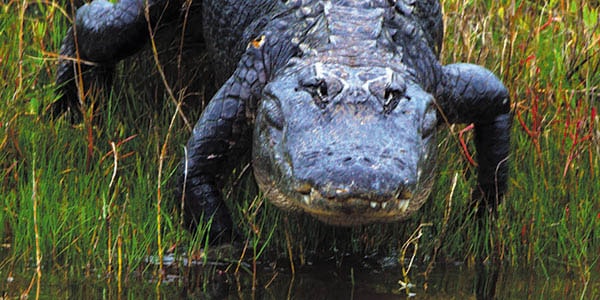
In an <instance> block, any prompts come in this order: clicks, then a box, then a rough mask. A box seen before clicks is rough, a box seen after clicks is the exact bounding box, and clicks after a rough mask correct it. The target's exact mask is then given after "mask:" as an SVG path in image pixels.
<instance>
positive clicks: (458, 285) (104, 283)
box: [0, 256, 600, 300]
mask: <svg viewBox="0 0 600 300" xmlns="http://www.w3.org/2000/svg"><path fill="white" fill-rule="evenodd" d="M150 260H151V259H150ZM176 262H177V261H175V260H172V259H171V258H167V259H166V260H165V265H166V270H167V271H166V273H165V276H164V278H165V280H164V281H163V282H162V283H161V284H160V285H157V282H156V276H155V275H152V274H153V273H154V274H155V272H152V271H151V270H153V269H155V267H156V266H155V265H153V264H147V265H146V267H147V269H146V271H145V272H144V273H143V274H145V275H140V274H141V273H140V272H131V273H130V274H128V275H127V276H123V278H124V279H123V280H122V281H121V283H120V286H121V287H119V282H118V281H117V280H116V279H115V278H116V276H113V277H110V278H106V277H103V276H98V275H96V276H94V275H91V276H88V277H85V278H81V277H78V278H72V276H69V275H66V274H68V273H70V271H68V270H42V280H41V282H40V290H39V299H310V300H317V299H383V300H385V299H412V298H414V299H493V298H496V299H600V270H599V269H598V267H596V269H594V270H592V274H591V276H590V280H589V281H588V282H587V284H586V283H585V282H584V280H582V276H581V274H580V273H579V272H577V271H566V270H565V268H564V267H559V266H553V268H546V269H515V268H509V267H494V266H490V265H485V266H481V265H480V266H479V267H468V266H466V265H464V264H439V263H438V264H436V265H435V267H434V268H433V269H432V271H431V272H430V273H429V274H428V276H425V275H424V274H423V273H424V271H425V269H426V266H425V265H423V266H420V265H416V266H413V268H412V269H411V271H410V273H409V278H410V284H409V285H408V286H409V288H408V290H407V289H405V288H402V285H401V284H400V283H399V280H401V279H403V276H402V272H401V267H400V266H398V265H397V264H393V263H389V262H390V258H378V259H377V258H352V257H350V256H348V257H347V258H344V259H343V261H340V260H323V261H318V262H312V263H308V264H307V265H305V266H302V267H300V266H295V274H292V272H291V268H290V266H289V262H286V261H282V262H281V261H280V262H278V263H274V262H270V263H264V264H262V263H258V264H257V265H256V274H255V275H253V274H252V273H253V272H252V271H251V270H253V269H254V266H253V265H252V263H243V264H242V265H240V268H239V272H238V273H237V274H236V273H235V271H234V270H235V269H236V267H237V263H217V262H213V263H209V264H208V265H200V264H197V263H192V264H190V266H188V267H184V268H181V267H178V268H176V267H175V264H176ZM179 262H181V260H180V261H179ZM6 269H7V268H3V270H0V276H1V279H2V283H1V284H0V292H1V293H0V295H2V297H0V299H2V300H4V299H18V298H19V297H20V296H21V295H24V294H28V298H29V299H35V298H36V297H37V296H36V292H37V286H36V282H35V270H34V269H31V270H27V271H26V272H24V273H22V274H13V273H10V272H9V271H7V270H6ZM550 269H551V270H550ZM148 270H150V271H148ZM30 286H31V288H30V290H29V293H27V292H26V291H27V290H28V288H29V287H30Z"/></svg>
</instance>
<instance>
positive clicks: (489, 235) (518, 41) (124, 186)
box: [0, 0, 600, 282]
mask: <svg viewBox="0 0 600 300" xmlns="http://www.w3.org/2000/svg"><path fill="white" fill-rule="evenodd" d="M23 3H25V4H27V6H26V7H23ZM59 7H60V5H59V4H56V3H54V2H34V1H25V2H16V1H9V2H5V3H4V4H3V5H2V6H1V7H0V86H1V87H2V88H1V89H0V99H2V101H3V105H2V108H1V109H0V181H1V182H2V184H1V185H0V207H1V209H2V210H1V212H0V237H2V241H1V242H2V243H3V245H4V250H2V251H3V252H5V254H6V256H5V260H4V261H2V262H0V275H2V276H5V275H6V274H10V273H11V272H13V271H15V272H16V271H17V270H30V269H31V268H32V266H33V267H35V265H36V264H37V262H38V260H39V262H40V265H41V266H45V267H47V268H51V269H53V270H56V271H57V272H60V273H64V274H67V275H69V276H81V275H87V276H91V274H94V273H101V274H105V275H110V276H113V277H118V276H119V275H118V274H120V273H119V271H121V272H123V275H122V276H132V275H130V274H133V273H135V272H134V271H139V272H141V273H143V274H154V273H153V272H155V271H156V269H157V268H158V267H156V266H154V265H148V264H147V263H145V259H146V258H147V257H148V256H156V255H159V254H162V253H168V252H170V251H180V253H179V254H182V253H181V252H182V251H183V252H184V253H189V254H190V255H191V254H194V255H201V257H204V258H206V255H204V254H205V253H204V252H201V250H200V249H201V248H202V247H203V246H204V245H205V241H204V237H203V235H202V234H199V235H198V236H195V237H193V236H191V235H190V234H189V233H187V232H186V231H185V230H183V229H182V228H181V226H180V218H179V212H178V210H177V207H178V205H179V203H177V201H173V200H172V198H171V195H172V191H173V187H174V184H175V181H176V176H173V175H174V173H175V172H176V167H177V164H178V162H179V161H180V159H181V157H182V156H183V145H184V143H185V141H186V139H187V137H188V136H189V131H188V129H187V128H186V126H185V125H184V123H183V121H182V120H181V119H180V118H178V117H176V118H175V122H174V124H173V126H172V127H170V124H171V119H172V118H173V115H175V114H176V106H175V104H174V103H173V102H172V101H164V100H162V99H166V96H164V94H163V93H162V92H159V93H156V92H155V91H154V90H150V91H146V94H144V96H143V97H140V96H139V90H140V86H139V82H140V81H137V80H131V81H127V78H128V77H127V75H123V74H129V73H135V72H130V68H131V69H133V70H136V69H137V70H139V68H140V67H139V64H142V63H143V60H142V63H140V62H139V61H137V62H134V63H129V64H126V65H124V66H122V67H121V69H122V71H121V74H122V75H120V76H121V77H120V79H122V80H119V81H123V82H125V83H120V84H118V88H117V89H115V92H114V93H113V94H112V95H111V97H110V99H107V100H105V101H106V102H107V103H108V104H107V105H106V107H105V109H104V111H103V117H102V122H101V123H100V124H98V123H94V122H91V121H90V120H91V117H90V114H89V112H88V113H87V114H86V116H85V117H84V122H82V123H81V124H79V125H75V126H72V125H70V124H69V123H67V122H65V121H64V120H56V121H53V120H47V119H45V118H43V117H42V116H41V112H42V111H43V108H44V107H45V106H46V105H48V104H49V103H51V102H52V101H53V100H54V99H55V97H56V96H55V94H54V88H55V86H54V85H53V83H52V78H53V75H54V72H55V69H56V58H57V57H56V55H57V52H58V49H59V47H60V41H61V39H62V36H63V34H64V32H66V28H67V27H68V24H69V23H68V20H67V18H66V16H65V15H64V14H63V12H62V11H61V10H59V9H58V8H59ZM444 8H445V10H444V11H445V18H446V20H445V21H446V34H445V41H446V43H445V46H444V50H443V55H442V60H443V62H445V63H451V62H458V61H463V62H472V63H477V64H481V65H483V66H486V67H487V68H489V69H491V70H493V71H494V72H495V73H496V74H498V76H499V77H500V78H501V79H502V80H503V81H504V82H505V83H506V84H507V86H508V88H509V90H510V93H511V97H512V100H513V111H514V113H515V122H514V126H513V129H512V130H513V140H512V151H511V162H512V165H511V176H510V185H509V193H508V195H507V196H506V199H505V202H504V204H503V205H502V206H501V207H500V212H499V217H498V219H497V220H496V221H495V222H493V223H492V224H488V226H487V227H485V228H478V227H477V226H476V224H475V223H476V222H474V221H473V220H472V217H471V216H470V213H469V208H468V207H469V201H468V199H469V195H470V192H471V189H472V188H473V186H474V178H475V176H474V175H475V168H474V167H472V166H470V165H469V163H468V161H467V160H466V159H465V158H464V156H463V155H462V153H461V150H460V144H459V143H458V132H459V130H460V129H462V127H459V126H453V127H451V128H450V130H447V131H444V132H442V134H441V136H442V139H441V140H440V149H441V158H440V162H443V163H442V164H440V168H439V171H440V173H439V180H438V182H437V184H436V186H435V190H434V193H433V196H432V199H431V200H430V201H429V202H428V203H427V204H426V205H425V207H423V209H422V212H421V213H420V214H419V215H418V216H415V217H414V218H413V219H411V220H410V221H408V222H406V223H401V224H390V225H374V226H366V227H363V228H356V229H351V230H349V229H344V228H336V227H330V226H325V225H322V224H320V223H319V222H316V221H314V220H312V219H311V218H308V217H303V216H295V215H288V214H285V213H281V212H279V211H278V210H276V209H275V208H273V207H271V206H270V205H268V204H265V201H263V199H261V198H255V197H254V196H253V194H254V193H253V192H252V190H253V189H254V187H253V185H252V184H251V183H245V181H247V180H248V179H247V178H246V177H248V176H243V174H242V175H239V173H240V172H238V173H237V174H235V176H233V177H235V178H237V177H241V178H242V180H240V182H241V183H239V184H234V185H235V186H238V188H231V187H229V188H228V189H227V190H226V191H225V193H226V194H228V195H230V197H229V198H231V199H240V198H242V199H248V200H247V201H238V202H235V203H230V207H232V209H233V210H234V211H236V216H235V219H236V222H237V223H238V226H239V228H240V231H241V232H242V233H243V234H246V236H247V238H248V243H246V244H245V246H244V247H243V249H244V250H247V251H245V252H243V253H244V259H245V260H247V261H255V259H256V258H258V259H261V258H263V257H264V255H272V256H271V257H284V258H286V260H291V261H293V262H294V263H295V264H296V265H299V264H302V263H303V262H304V261H305V260H306V259H308V258H310V257H311V256H319V255H323V254H324V253H327V254H331V253H333V255H340V257H339V260H340V261H341V260H342V256H343V255H342V253H345V252H353V253H364V254H367V253H373V252H375V251H379V252H391V251H392V250H394V249H396V250H398V249H401V247H402V245H403V244H404V242H405V241H406V240H407V239H408V238H409V236H410V235H411V234H412V233H413V232H414V231H415V229H416V228H417V227H418V226H419V225H421V224H426V223H431V224H432V225H431V226H426V227H424V229H423V236H422V237H421V239H420V240H419V252H418V253H417V257H418V259H420V260H425V261H427V259H428V258H430V257H431V256H432V255H433V254H434V253H436V258H437V259H438V260H458V261H467V262H472V261H473V260H474V258H475V257H476V256H478V255H481V254H483V255H484V256H485V255H488V254H490V253H492V252H494V253H498V254H499V256H500V258H501V260H502V261H503V262H505V263H506V264H509V265H515V266H526V267H527V266H528V267H541V269H542V270H545V269H546V266H548V265H558V266H560V267H564V269H565V270H566V271H568V272H571V273H572V274H575V276H576V278H578V280H580V281H581V282H589V281H590V280H599V279H598V275H597V274H598V273H600V272H599V270H600V264H599V262H598V259H599V258H600V200H599V199H600V198H599V195H600V178H599V174H600V162H599V157H600V146H599V145H600V127H599V125H600V124H599V122H600V121H599V120H598V116H597V115H596V114H595V111H596V110H597V109H598V108H599V107H598V106H599V103H600V102H599V98H600V70H599V68H600V53H599V52H600V28H599V26H600V25H599V24H598V23H599V21H598V18H597V16H598V13H599V10H600V8H599V4H598V2H597V1H589V0H582V1H508V0H503V1H456V0H453V1H444ZM146 54H148V55H151V54H150V53H146ZM149 61H152V60H149ZM125 70H126V71H125ZM129 82H131V83H129ZM153 96H155V97H157V98H158V100H157V99H153V100H148V101H145V100H141V99H140V98H149V97H153ZM186 96H189V95H186ZM156 103H160V105H156ZM157 107H159V108H157ZM185 113H186V114H187V116H188V118H189V119H190V120H195V119H196V118H197V116H198V113H199V109H191V110H188V111H186V112H185ZM469 138H470V137H469V134H467V139H469ZM165 141H166V143H165ZM163 146H164V147H165V148H164V151H163ZM469 147H470V148H469V149H470V151H473V150H474V147H473V146H472V145H470V146H469ZM161 160H162V161H163V165H162V169H160V168H159V165H160V163H159V162H160V161H161ZM159 174H160V175H159ZM159 178H160V180H159ZM245 178H246V179H245ZM454 178H456V184H455V187H454V188H452V187H453V179H454ZM159 181H160V182H159ZM239 186H241V187H243V188H239ZM247 190H248V191H247ZM34 206H35V208H36V209H35V211H34ZM34 214H35V218H36V220H37V222H36V223H34V222H33V220H34ZM159 214H160V218H159V217H158V216H159ZM445 215H447V219H445V218H444V216H445ZM159 224H160V227H159ZM159 228H160V229H159ZM36 232H37V237H36ZM159 237H160V239H159ZM478 245H484V247H480V246H478ZM159 249H160V251H159ZM173 249H174V250H173ZM181 249H184V250H181ZM482 251H483V253H482ZM336 253H337V254H336ZM202 255H204V256H202ZM239 255H241V254H240V253H237V252H236V253H235V255H233V256H234V257H232V258H229V259H231V260H232V261H233V262H234V263H233V266H234V267H235V265H236V261H237V260H240V258H239ZM259 255H263V256H261V257H257V256H259ZM290 255H291V257H290ZM253 257H254V258H255V259H253ZM249 272H251V270H250V271H249ZM594 272H595V274H596V275H594Z"/></svg>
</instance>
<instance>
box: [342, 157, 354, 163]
mask: <svg viewBox="0 0 600 300" xmlns="http://www.w3.org/2000/svg"><path fill="white" fill-rule="evenodd" d="M351 160H352V157H350V156H347V157H345V158H344V159H343V160H342V162H349V161H351Z"/></svg>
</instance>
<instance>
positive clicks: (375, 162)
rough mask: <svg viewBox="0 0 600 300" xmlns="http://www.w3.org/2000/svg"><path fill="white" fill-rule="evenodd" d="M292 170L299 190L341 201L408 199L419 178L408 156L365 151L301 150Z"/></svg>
mask: <svg viewBox="0 0 600 300" xmlns="http://www.w3.org/2000/svg"><path fill="white" fill-rule="evenodd" d="M292 170H293V172H294V173H293V176H294V178H295V179H296V180H297V182H298V185H297V188H296V190H297V191H298V192H299V193H302V194H303V195H313V196H318V197H321V198H323V199H326V200H328V201H339V202H343V201H346V200H348V199H362V200H364V201H368V202H376V203H384V202H386V201H389V200H390V199H401V198H407V196H409V195H410V194H411V191H412V190H414V188H415V185H416V178H417V172H416V170H415V167H411V166H408V165H407V164H406V162H405V159H403V158H401V157H381V156H376V155H372V154H370V153H365V152H364V151H356V153H352V154H350V153H343V152H342V153H332V152H326V153H318V154H317V155H315V153H298V157H296V159H293V160H292ZM309 187H310V188H309ZM315 193H317V194H315ZM408 198H409V197H408Z"/></svg>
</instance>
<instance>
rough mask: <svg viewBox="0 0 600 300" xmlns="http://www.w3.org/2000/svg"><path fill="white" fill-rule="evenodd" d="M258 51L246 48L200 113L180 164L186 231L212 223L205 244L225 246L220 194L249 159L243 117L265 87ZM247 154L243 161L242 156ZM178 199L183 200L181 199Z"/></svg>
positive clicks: (227, 226) (227, 222)
mask: <svg viewBox="0 0 600 300" xmlns="http://www.w3.org/2000/svg"><path fill="white" fill-rule="evenodd" d="M263 61H264V59H263V56H262V53H261V49H257V48H254V47H249V49H248V50H247V51H246V53H245V55H244V56H243V57H242V59H241V61H240V63H239V64H238V67H237V69H236V71H235V72H234V74H233V75H232V76H231V77H230V78H229V80H227V82H226V83H225V84H224V85H223V86H222V87H221V89H220V90H219V91H218V92H217V94H216V95H215V96H214V97H213V98H212V100H211V101H210V102H209V104H208V106H207V107H206V108H205V109H204V111H203V112H202V115H201V116H200V119H199V120H198V122H197V123H196V126H195V127H194V131H193V133H192V137H191V138H190V139H189V141H188V143H187V157H186V160H184V161H183V163H182V167H183V170H184V171H183V176H181V180H180V183H181V184H180V186H182V187H183V196H182V195H181V194H180V195H179V197H180V198H178V199H183V201H184V202H183V203H184V209H183V213H184V221H185V223H186V225H187V226H188V228H189V229H190V230H191V231H195V230H196V229H197V227H198V226H199V225H201V222H207V221H208V220H209V219H211V218H212V223H211V227H210V240H211V241H212V242H218V241H223V240H227V239H228V237H229V236H230V235H231V233H232V230H233V225H232V221H231V216H230V214H229V211H228V209H227V207H226V205H225V203H224V202H223V198H222V195H221V188H222V187H223V184H222V183H223V182H224V181H225V178H226V177H228V176H229V175H230V174H231V172H232V169H233V168H234V167H235V166H239V165H240V164H241V162H242V158H244V157H249V154H250V150H251V139H252V127H251V122H250V121H249V120H248V118H247V113H250V114H252V112H251V110H252V105H251V104H252V103H254V101H255V99H257V97H258V96H259V94H260V91H261V90H262V88H263V87H264V84H265V81H266V77H267V76H266V73H265V68H264V66H263V65H262V62H263ZM247 154H248V155H247ZM181 197H183V198H181Z"/></svg>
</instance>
